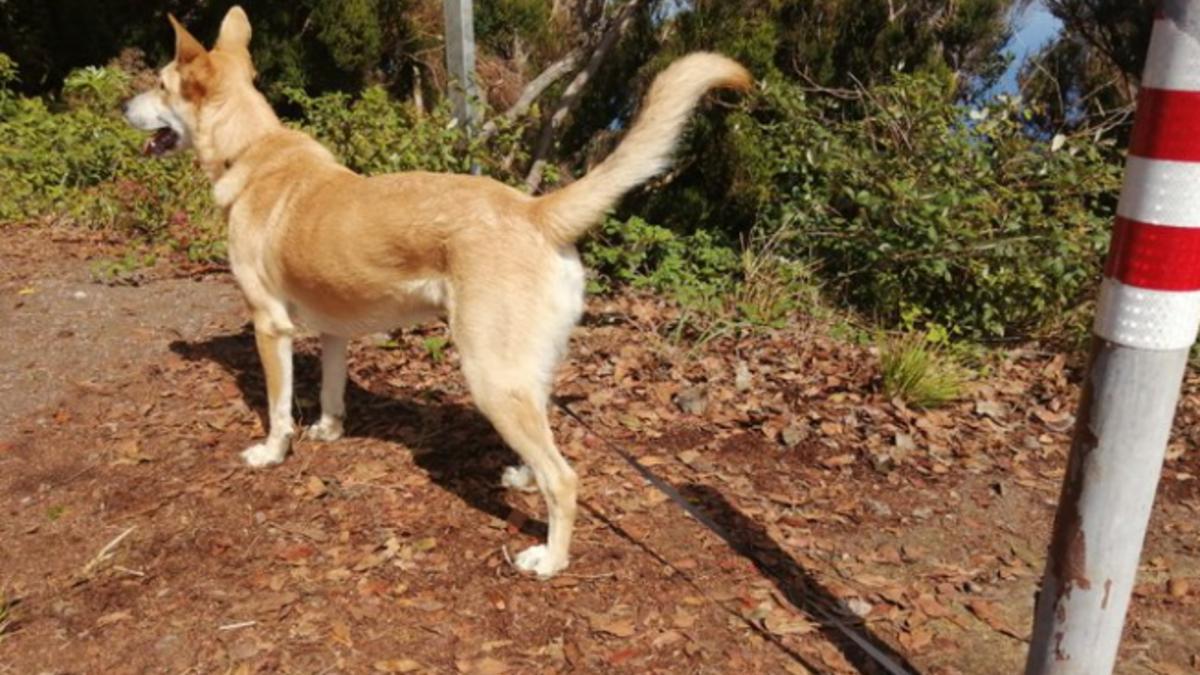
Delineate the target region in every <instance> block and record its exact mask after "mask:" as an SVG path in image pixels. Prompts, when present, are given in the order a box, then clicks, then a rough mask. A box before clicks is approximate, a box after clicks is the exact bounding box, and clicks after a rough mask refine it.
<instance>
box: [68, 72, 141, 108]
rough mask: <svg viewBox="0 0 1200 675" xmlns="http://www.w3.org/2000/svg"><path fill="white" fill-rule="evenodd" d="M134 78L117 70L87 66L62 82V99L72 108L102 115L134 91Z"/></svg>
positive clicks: (118, 104)
mask: <svg viewBox="0 0 1200 675" xmlns="http://www.w3.org/2000/svg"><path fill="white" fill-rule="evenodd" d="M132 83H133V76H132V75H130V74H129V73H127V72H125V71H124V70H120V69H118V68H100V67H97V66H88V67H86V68H80V69H79V70H76V71H72V72H71V73H69V74H68V75H67V78H66V79H65V80H63V89H62V95H63V98H64V99H65V100H66V101H67V103H69V104H70V105H71V106H73V107H77V108H87V109H88V110H91V111H94V112H97V113H104V112H109V111H113V110H116V109H117V108H118V107H119V106H120V103H121V101H123V100H125V99H127V98H129V96H130V95H131V94H133V91H131V89H130V85H131V84H132Z"/></svg>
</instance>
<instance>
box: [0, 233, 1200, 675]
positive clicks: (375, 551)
mask: <svg viewBox="0 0 1200 675" xmlns="http://www.w3.org/2000/svg"><path fill="white" fill-rule="evenodd" d="M55 237H56V235H55V234H54V233H53V232H49V233H48V232H46V231H0V238H3V241H2V242H0V251H4V252H5V253H3V254H0V263H2V264H4V265H5V267H4V268H3V272H0V275H2V276H0V303H2V304H0V311H3V312H4V314H3V319H2V320H0V344H3V345H4V349H6V350H9V351H6V352H4V353H3V354H2V355H0V364H3V365H2V367H3V371H0V411H2V412H0V414H2V415H4V417H0V420H3V425H4V426H3V427H2V428H3V429H4V432H5V433H4V434H3V435H0V514H2V515H0V593H7V594H8V595H9V596H10V597H16V598H19V600H20V602H19V603H17V604H16V605H15V606H14V607H13V608H12V609H11V611H10V614H11V615H12V620H13V624H12V625H11V627H10V628H9V629H8V631H7V633H6V634H5V635H3V636H2V637H0V664H2V665H0V673H3V672H6V671H5V668H7V669H8V670H9V671H11V672H17V673H25V672H59V671H62V672H67V671H70V672H150V671H153V672H157V671H163V670H173V671H174V670H178V671H183V670H187V669H192V670H195V671H197V672H221V673H225V672H233V673H252V672H296V673H316V672H384V673H386V672H459V673H503V672H512V673H516V672H568V671H573V672H630V673H656V672H661V673H677V672H689V673H690V672H697V673H726V672H739V671H740V672H764V673H765V672H771V673H775V672H793V673H804V672H831V673H853V672H866V673H873V672H879V671H878V670H877V669H876V668H875V667H874V666H872V665H871V664H870V662H869V659H867V658H865V656H864V655H863V653H862V652H861V651H860V650H859V649H858V648H856V647H855V646H854V645H853V644H851V643H850V642H848V641H847V640H846V639H845V638H844V637H843V636H841V635H840V634H839V632H838V631H837V630H836V629H833V628H830V627H829V625H828V622H826V621H823V617H826V616H829V615H834V616H836V617H839V621H841V622H843V623H845V624H849V625H853V626H854V627H855V630H857V631H859V632H860V633H861V634H863V635H865V636H866V637H867V638H868V639H869V640H871V641H872V642H874V643H875V644H876V645H878V647H879V648H880V649H882V650H883V651H885V652H886V653H888V654H890V655H891V657H892V658H894V659H895V660H897V661H898V662H901V663H903V664H906V665H907V667H909V668H910V669H912V670H914V671H917V672H923V673H971V674H975V673H1012V672H1019V671H1020V669H1021V664H1022V663H1023V659H1024V652H1025V649H1026V642H1025V637H1026V636H1027V634H1028V631H1029V624H1030V621H1031V617H1032V603H1033V596H1034V591H1035V589H1036V587H1037V583H1038V578H1039V576H1040V573H1041V566H1042V564H1043V560H1044V548H1045V542H1046V541H1047V538H1048V531H1049V525H1050V521H1051V516H1052V512H1053V503H1054V500H1055V498H1056V496H1057V492H1058V484H1059V482H1060V480H1061V476H1062V469H1063V464H1064V460H1065V453H1066V448H1067V444H1068V434H1069V429H1070V423H1071V420H1070V412H1071V411H1073V409H1074V404H1075V398H1074V397H1075V389H1076V388H1075V386H1074V384H1073V382H1074V376H1073V375H1072V373H1071V371H1070V370H1069V369H1068V368H1066V367H1065V360H1064V359H1062V358H1059V357H1055V356H1054V355H1046V354H1031V353H1019V352H1017V353H1013V354H1011V355H1010V357H1009V358H1008V359H1007V360H1006V361H1005V362H1004V363H1003V364H1001V366H1000V367H999V368H998V369H997V372H996V373H995V374H994V375H993V376H991V377H990V378H989V379H988V380H987V381H986V382H983V383H981V384H980V386H979V387H978V388H977V390H976V391H975V392H973V393H972V397H971V400H968V401H964V402H962V403H961V404H958V405H956V406H953V407H951V408H948V409H945V410H941V411H933V412H917V411H912V410H908V409H906V408H905V407H904V406H902V405H899V404H897V403H894V402H891V401H887V400H884V399H883V398H882V397H881V396H880V395H879V394H878V392H877V391H876V389H875V384H874V379H875V375H874V369H875V357H874V356H873V355H872V354H871V353H870V352H869V351H867V350H863V349H861V348H858V347H853V346H848V345H845V344H841V343H838V342H836V341H833V340H830V339H827V338H823V337H819V336H820V331H819V330H813V327H811V326H801V327H797V328H796V329H795V330H794V331H792V330H785V331H780V332H778V333H773V334H771V335H767V336H760V337H753V338H744V339H740V340H734V339H732V338H731V339H726V340H723V341H718V342H714V343H712V344H710V345H708V346H706V347H705V348H704V349H703V350H701V351H699V352H698V353H693V352H691V351H687V350H683V349H680V348H677V347H675V346H673V345H672V344H670V343H669V342H668V341H666V340H664V339H662V338H660V337H659V335H658V333H657V332H655V331H654V330H653V327H654V326H655V325H656V322H659V323H660V324H661V322H664V321H667V320H669V318H670V312H671V310H670V309H668V308H666V307H663V306H661V305H660V304H659V303H656V302H655V301H654V300H653V299H649V298H643V297H627V298H621V299H619V300H615V301H605V300H593V301H592V303H591V304H592V306H593V307H592V317H593V318H595V317H597V316H603V317H606V318H607V319H608V320H605V321H597V320H593V321H588V322H585V327H583V328H581V329H580V330H579V331H578V333H577V335H576V338H575V345H574V348H573V350H572V354H573V356H572V358H571V359H570V360H569V363H568V365H566V366H565V367H564V369H563V372H562V373H561V376H560V380H559V387H558V392H559V394H560V395H562V397H563V398H564V399H566V400H569V401H571V403H570V405H571V407H572V409H573V410H575V411H577V412H578V413H579V414H580V415H581V416H582V417H583V418H584V419H586V420H587V421H588V423H589V424H591V425H594V427H595V428H596V430H597V431H599V432H600V433H601V434H603V435H604V436H605V437H607V438H609V439H611V440H613V441H615V442H617V443H619V444H621V445H623V446H624V447H625V448H627V449H629V450H630V451H632V452H634V453H635V454H637V455H638V456H640V457H641V459H642V461H643V462H645V463H646V464H647V465H649V466H651V467H652V468H653V470H654V471H655V472H657V473H658V474H659V475H660V476H662V477H663V478H664V479H666V480H668V481H669V482H670V483H672V484H673V485H674V486H676V488H677V489H679V490H680V491H681V492H682V493H683V494H685V495H686V496H687V497H688V498H689V500H691V501H692V502H693V503H694V504H697V505H698V506H699V507H700V508H701V509H702V510H703V511H704V512H705V513H706V514H707V515H709V516H710V517H711V518H713V519H714V520H715V521H716V522H718V523H719V524H720V525H721V526H722V527H724V528H726V529H727V530H728V531H729V532H730V534H731V538H732V541H731V542H724V541H721V540H720V539H718V538H717V537H716V536H714V535H713V534H711V533H710V532H708V531H707V530H705V529H703V528H702V527H700V526H699V525H698V524H697V523H696V522H694V521H693V520H692V519H690V518H688V517H686V516H684V515H682V513H681V512H680V511H679V510H678V509H677V508H676V507H675V506H674V505H673V504H671V503H670V502H669V501H666V500H665V499H664V498H663V496H662V495H661V494H659V493H658V492H657V491H655V490H654V489H653V488H652V487H651V486H649V485H648V484H647V483H646V482H645V481H644V480H642V479H641V478H640V477H639V476H638V475H637V474H636V473H634V472H633V471H632V470H631V469H630V468H629V467H628V466H627V465H626V464H625V463H624V462H623V461H622V460H620V459H619V458H618V457H617V456H615V455H614V454H612V453H611V452H609V451H608V450H607V449H606V448H605V447H604V444H603V442H601V441H600V440H599V439H597V438H596V437H595V436H592V435H590V434H589V433H587V432H586V431H585V430H584V429H582V428H580V427H579V426H578V425H577V423H575V422H574V421H573V420H571V419H570V418H569V417H567V416H565V415H562V414H556V415H555V418H554V425H555V429H556V433H557V437H558V439H559V443H560V446H561V447H562V448H563V450H564V452H565V453H566V454H567V455H568V456H569V457H570V459H571V460H572V462H573V463H574V464H575V465H576V467H577V468H578V470H579V473H580V475H581V476H582V481H583V486H582V491H581V496H582V504H581V509H580V510H581V516H580V522H579V525H578V529H577V539H576V541H575V545H574V548H573V553H574V558H573V561H572V566H571V568H570V569H569V570H568V572H567V573H566V574H564V575H562V576H560V577H557V578H556V579H554V580H552V581H550V582H545V583H542V582H538V581H535V580H532V579H529V578H526V577H523V576H521V575H519V574H517V573H516V572H515V571H513V569H512V568H511V567H510V565H509V564H508V563H507V562H506V555H507V554H510V553H515V552H516V551H517V550H520V549H521V548H523V547H525V546H527V545H529V544H531V543H533V542H534V540H535V538H536V537H540V536H544V525H543V523H542V505H541V504H540V499H539V498H538V497H536V496H533V495H524V494H513V493H508V492H505V491H503V490H501V489H500V488H499V486H498V483H499V475H500V471H501V470H502V468H503V467H504V466H506V465H507V464H509V463H512V462H513V461H514V458H513V456H512V454H511V453H510V452H509V451H508V450H507V449H506V448H504V446H503V444H502V443H501V442H500V441H499V439H498V438H497V437H496V435H495V434H494V432H493V431H492V430H491V429H490V428H489V426H488V424H487V422H486V421H485V420H484V419H483V418H482V417H481V416H480V415H479V414H478V413H477V412H475V410H474V408H473V407H472V406H471V405H470V402H469V400H468V398H467V396H466V392H465V389H464V387H463V384H462V380H461V377H460V376H459V374H458V373H457V370H456V368H457V363H456V361H457V358H456V356H455V353H454V351H453V349H452V348H450V349H448V350H447V351H446V354H445V358H444V359H442V360H435V359H434V358H432V356H431V355H430V354H429V353H428V351H427V350H426V349H425V348H424V347H423V346H422V342H423V341H422V337H423V335H425V334H426V333H429V334H435V333H439V332H440V331H441V330H442V329H441V328H438V327H433V328H430V329H428V331H425V332H417V333H416V334H415V335H410V336H405V337H404V338H403V339H401V340H400V346H399V347H398V348H392V349H384V348H381V347H379V346H378V345H375V344H372V343H371V341H369V340H360V341H357V342H356V343H354V345H353V346H352V352H351V359H350V363H351V380H352V382H351V386H350V389H349V412H350V420H349V424H348V438H346V439H343V440H342V441H339V442H337V443H333V444H329V445H317V444H314V443H311V442H307V441H304V440H301V441H299V442H298V443H297V444H296V446H295V448H294V452H293V454H292V456H291V457H289V459H288V461H287V462H285V463H284V464H283V465H281V466H279V467H276V468H274V469H271V470H265V471H255V470H250V469H248V468H246V467H244V466H242V465H241V464H239V461H238V456H237V454H238V452H239V451H240V450H241V449H242V448H244V447H245V446H246V445H248V444H250V443H251V442H253V441H254V440H255V439H256V438H257V437H258V436H259V435H260V434H261V433H262V431H263V421H262V414H263V408H264V400H263V381H262V375H261V370H260V368H259V365H258V361H257V357H256V355H255V350H254V340H253V337H252V335H251V334H250V333H249V332H248V329H247V328H246V327H245V322H244V315H243V309H242V306H241V303H240V300H238V298H237V296H236V292H235V291H234V289H233V287H232V286H231V284H230V282H229V280H228V279H227V278H225V277H219V276H218V277H209V278H205V279H202V280H199V281H194V280H159V281H150V282H147V283H146V284H145V285H143V286H141V287H138V288H108V287H104V286H99V285H95V284H92V283H90V282H89V281H88V275H87V272H86V262H85V261H86V259H87V258H88V257H89V256H91V255H93V254H94V253H95V251H96V243H95V242H89V241H64V240H63V239H62V238H61V237H60V238H58V239H57V240H56V239H55ZM20 251H26V252H27V253H25V254H22V253H20ZM34 252H39V253H34ZM28 288H33V289H35V291H34V292H32V293H24V294H22V293H21V291H23V290H24V289H28ZM76 292H83V293H84V294H85V296H86V297H83V298H77V297H76ZM614 317H616V318H622V317H624V318H628V320H613V318H614ZM63 331H70V332H71V335H69V336H61V337H60V336H59V333H62V332H63ZM813 335H817V337H813ZM298 345H299V346H298V355H297V379H298V386H297V391H296V393H297V399H298V400H297V403H298V414H299V415H300V416H301V417H303V418H304V419H305V420H306V421H309V420H311V419H312V418H313V417H314V416H315V414H316V412H317V411H316V403H315V401H316V398H317V381H318V358H317V352H316V349H317V345H316V341H315V340H313V339H303V340H300V341H299V343H298ZM34 372H45V373H46V375H45V376H42V377H35V376H33V375H32V374H31V373H34ZM746 372H748V373H749V376H750V386H747V382H746V376H745V373H746ZM739 373H741V375H740V376H739ZM696 387H699V388H702V389H703V393H704V400H705V404H704V405H703V406H698V405H697V406H692V407H691V408H690V409H691V410H692V412H684V411H683V410H681V407H680V404H679V394H680V391H681V390H683V389H687V388H696ZM693 393H694V392H693ZM691 395H692V394H689V396H691ZM979 401H986V402H988V403H989V405H986V406H982V407H981V406H978V405H977V404H978V402H979ZM980 410H983V411H986V412H987V414H982V413H980V412H978V411H980ZM1198 416H1200V382H1197V381H1196V378H1195V377H1194V376H1190V377H1189V381H1188V383H1187V386H1186V388H1185V395H1184V401H1183V405H1182V407H1181V412H1180V415H1179V421H1178V423H1177V425H1178V433H1177V434H1176V436H1175V439H1176V440H1174V441H1173V443H1174V445H1173V449H1174V450H1175V455H1176V456H1175V457H1174V458H1173V459H1172V460H1171V461H1170V462H1169V463H1168V467H1167V471H1166V472H1165V474H1164V478H1163V491H1162V497H1161V498H1160V499H1159V503H1158V506H1157V510H1156V512H1155V516H1154V520H1153V522H1152V524H1151V532H1150V536H1149V540H1148V542H1147V550H1146V555H1145V558H1144V565H1143V569H1142V575H1141V577H1140V580H1139V586H1138V590H1137V593H1136V596H1135V599H1134V607H1133V609H1132V612H1131V617H1130V621H1129V625H1128V629H1127V633H1126V638H1125V641H1124V643H1123V650H1122V655H1123V661H1122V665H1121V668H1120V672H1123V673H1174V672H1189V671H1190V670H1191V669H1194V668H1195V667H1196V663H1197V660H1196V659H1197V656H1196V653H1197V648H1196V645H1198V644H1200V629H1198V628H1197V626H1200V609H1198V606H1200V565H1198V563H1197V560H1198V559H1197V550H1196V548H1197V543H1196V542H1197V537H1196V529H1197V526H1196V525H1195V523H1196V522H1197V517H1196V516H1197V510H1200V486H1198V485H1197V483H1196V477H1197V476H1200V458H1198V457H1197V455H1196V452H1195V449H1196V443H1197V440H1198V439H1197V437H1196V436H1195V435H1194V433H1193V431H1192V430H1193V429H1196V428H1198V427H1197V426H1196V422H1197V421H1200V420H1197V417H1198ZM114 542H115V543H114Z"/></svg>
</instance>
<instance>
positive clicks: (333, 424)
mask: <svg viewBox="0 0 1200 675" xmlns="http://www.w3.org/2000/svg"><path fill="white" fill-rule="evenodd" d="M347 342H349V341H348V340H347V339H346V338H344V337H340V336H337V335H329V334H326V333H322V334H321V419H320V420H319V421H318V422H317V423H316V424H314V425H312V426H310V427H308V429H306V430H305V432H304V436H305V438H310V439H312V440H314V441H321V442H329V441H336V440H337V439H339V438H341V437H342V429H343V424H344V422H345V419H346V344H347Z"/></svg>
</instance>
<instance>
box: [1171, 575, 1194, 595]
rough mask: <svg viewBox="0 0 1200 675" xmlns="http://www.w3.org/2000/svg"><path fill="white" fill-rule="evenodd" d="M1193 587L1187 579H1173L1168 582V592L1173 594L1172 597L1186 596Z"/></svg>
mask: <svg viewBox="0 0 1200 675" xmlns="http://www.w3.org/2000/svg"><path fill="white" fill-rule="evenodd" d="M1191 587H1192V586H1191V584H1189V583H1188V581H1187V579H1171V580H1170V581H1168V582H1167V592H1168V593H1170V594H1171V597H1172V598H1182V597H1185V596H1186V595H1187V594H1188V592H1189V591H1190V590H1191Z"/></svg>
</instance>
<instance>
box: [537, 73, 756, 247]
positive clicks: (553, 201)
mask: <svg viewBox="0 0 1200 675" xmlns="http://www.w3.org/2000/svg"><path fill="white" fill-rule="evenodd" d="M752 84H753V79H752V78H751V76H750V73H749V72H747V70H746V69H745V68H743V67H742V66H741V64H739V63H738V62H736V61H734V60H732V59H730V58H727V57H724V56H721V55H720V54H712V53H708V52H696V53H694V54H689V55H687V56H685V57H683V58H681V59H679V60H678V61H676V62H675V63H672V64H671V65H670V66H668V67H667V69H666V70H664V71H663V72H662V73H660V74H659V75H658V77H656V78H654V84H653V85H651V86H650V93H649V95H647V97H646V103H645V107H644V108H643V109H642V112H641V114H640V115H638V118H637V121H636V122H634V124H633V127H632V128H631V129H630V130H629V133H628V134H626V135H625V138H624V139H623V140H622V141H621V144H620V145H618V146H617V149H616V150H614V151H613V153H612V154H611V155H609V156H608V158H607V159H605V160H604V161H603V162H601V163H600V165H599V166H596V167H595V168H593V169H592V170H591V171H589V172H588V174H587V175H586V176H584V177H583V178H580V179H579V180H577V181H575V182H574V183H571V184H570V185H568V186H567V187H565V188H563V189H561V190H558V191H556V192H553V193H551V194H548V195H546V196H544V197H541V198H539V199H538V200H537V201H536V202H535V203H534V209H535V211H534V218H535V220H536V221H537V222H538V223H540V224H541V226H542V228H543V229H544V231H545V233H546V236H548V237H549V238H550V239H551V240H553V241H555V242H558V243H561V244H570V243H573V242H574V241H575V240H576V239H579V238H580V237H582V236H583V235H584V233H586V232H587V231H588V229H589V228H591V227H592V226H593V225H595V224H596V222H598V221H599V220H600V218H601V217H602V216H603V215H604V214H605V212H607V211H608V210H609V209H611V208H613V207H614V206H615V205H616V203H617V200H619V199H620V198H621V196H622V195H624V194H625V193H626V192H628V191H629V190H631V189H633V188H635V187H637V186H638V185H641V184H642V183H644V182H646V181H647V180H649V179H651V178H653V177H654V176H655V175H657V174H658V173H659V172H661V171H662V170H663V169H665V168H666V167H667V165H668V164H669V163H670V161H671V154H672V153H673V152H674V150H675V145H676V143H678V141H679V137H680V136H681V135H682V134H683V129H684V126H685V125H686V124H687V122H688V118H689V117H690V115H691V113H692V110H693V109H694V108H695V107H696V104H697V103H699V102H700V98H701V97H703V96H704V94H705V93H707V92H708V91H709V90H710V89H714V88H727V89H738V90H743V91H744V90H747V89H749V88H750V87H751V85H752Z"/></svg>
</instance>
